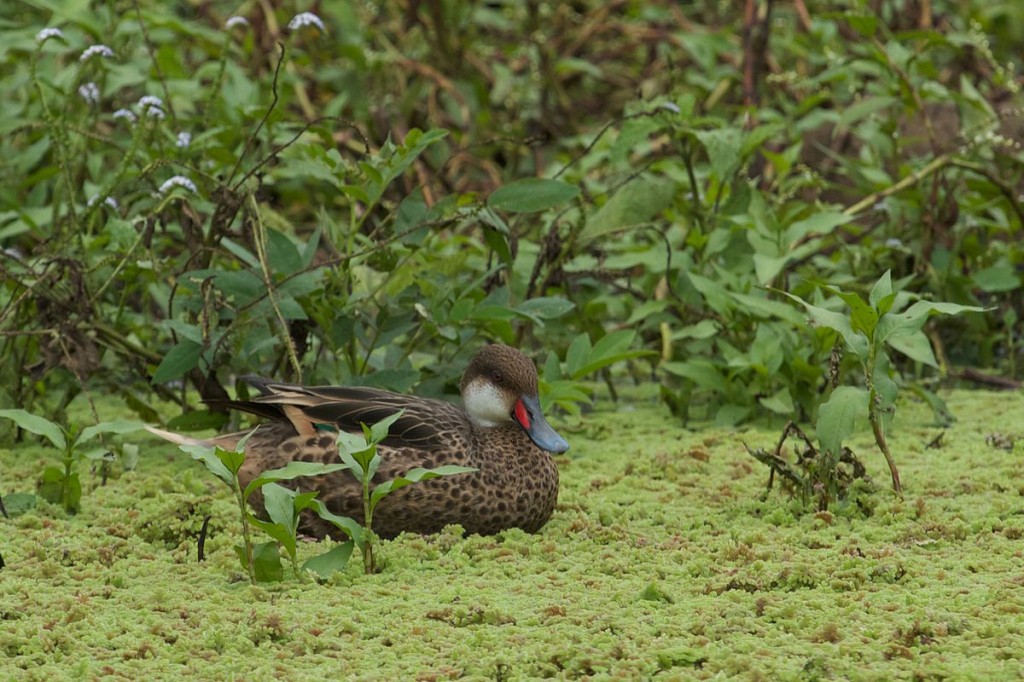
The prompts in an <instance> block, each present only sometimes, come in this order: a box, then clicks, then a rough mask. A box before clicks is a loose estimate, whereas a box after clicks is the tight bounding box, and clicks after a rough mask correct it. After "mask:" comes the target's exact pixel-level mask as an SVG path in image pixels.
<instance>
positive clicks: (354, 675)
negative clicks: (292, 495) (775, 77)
mask: <svg viewBox="0 0 1024 682" xmlns="http://www.w3.org/2000/svg"><path fill="white" fill-rule="evenodd" d="M946 398H947V400H948V402H949V404H950V407H951V408H952V410H953V412H954V413H955V414H956V415H957V417H958V418H959V421H957V422H956V424H954V425H953V426H952V427H951V428H949V429H948V431H947V432H946V434H945V436H944V437H943V438H942V440H941V444H942V447H941V448H926V447H925V446H926V444H927V443H929V442H930V441H931V440H932V439H933V438H934V437H935V436H936V435H937V434H938V433H939V431H940V429H939V428H938V427H936V426H934V425H932V423H931V415H930V412H928V411H927V410H926V409H925V408H924V407H922V406H920V405H916V404H910V403H908V404H904V405H902V406H901V409H900V411H899V414H898V415H897V418H896V421H895V422H894V424H893V426H892V428H891V430H890V431H891V434H892V437H891V445H892V447H893V451H894V453H895V454H896V457H897V459H898V461H899V462H900V464H901V468H902V474H903V478H904V483H905V486H906V496H905V499H904V500H902V501H899V500H897V499H895V498H894V497H893V495H892V494H891V493H890V492H888V491H886V490H885V485H884V484H885V483H886V482H887V471H886V469H885V467H884V462H883V460H882V458H881V455H879V454H878V453H877V451H875V450H874V448H873V444H872V441H871V439H870V434H869V433H864V434H862V435H861V436H860V437H858V438H857V439H856V440H855V441H854V442H853V443H852V445H853V448H854V450H855V451H856V452H857V453H858V454H859V455H860V456H861V458H862V459H863V460H865V461H866V463H867V464H868V466H869V470H870V474H871V475H872V477H873V478H874V479H875V480H876V481H877V482H879V483H881V484H882V485H881V486H880V488H881V492H878V493H876V494H874V495H873V496H872V497H871V498H870V500H869V502H870V504H871V505H873V513H871V514H870V515H868V516H864V515H863V514H861V513H856V512H855V511H854V510H853V509H852V508H851V509H849V510H847V511H843V510H842V509H837V510H836V511H835V512H834V513H830V514H824V513H819V514H814V513H799V509H798V508H797V505H795V504H794V503H792V502H790V501H789V500H788V499H787V498H786V497H784V496H783V495H782V494H781V493H779V492H778V491H775V492H773V493H772V494H771V495H769V496H768V497H767V499H763V500H762V499H761V494H762V492H763V489H764V484H765V481H766V470H765V469H764V467H763V466H762V465H761V464H759V463H758V462H756V461H755V460H754V459H753V458H752V457H751V456H750V455H749V454H747V452H746V450H745V448H744V446H743V443H744V442H746V443H748V444H749V445H751V446H762V447H769V448H770V447H773V446H774V443H775V441H776V440H777V437H778V431H771V430H766V429H765V430H756V429H748V430H710V429H708V430H699V431H690V430H687V429H684V428H682V427H681V426H680V425H678V423H677V422H675V421H673V420H672V419H670V418H669V417H668V416H667V413H665V412H664V411H662V410H661V409H660V408H658V407H655V406H653V405H650V406H646V407H638V408H635V409H634V408H629V409H627V408H624V407H622V406H619V407H614V406H611V407H606V408H605V409H602V410H599V411H598V412H595V413H592V414H590V415H588V416H587V417H586V418H585V419H584V420H583V421H581V422H580V423H579V424H578V425H576V426H574V425H573V424H571V423H570V424H561V425H560V427H561V429H562V431H563V433H564V434H565V435H566V436H568V437H569V439H570V441H571V443H572V450H571V456H569V457H562V458H560V465H561V472H562V489H561V497H560V501H559V505H558V509H557V511H556V513H555V515H554V517H553V518H552V520H551V522H550V523H549V524H548V525H547V526H546V527H545V528H544V529H543V530H542V531H541V532H540V533H538V534H536V535H527V534H525V533H523V532H520V531H508V532H505V533H502V534H500V535H498V536H495V537H479V536H473V537H467V538H462V537H460V536H459V534H458V533H457V532H456V531H454V530H453V531H451V532H447V533H444V534H442V535H438V536H432V537H419V536H403V537H400V538H398V539H397V540H395V541H392V542H387V543H384V545H383V546H382V548H381V554H382V556H383V558H384V560H385V566H384V570H383V572H381V573H380V574H377V575H372V576H366V575H363V574H362V573H361V572H360V569H361V566H360V563H359V562H358V561H353V562H352V563H351V564H350V566H349V569H348V570H347V571H346V572H345V573H342V574H337V575H336V576H335V577H334V578H333V579H332V580H330V581H328V582H327V583H326V584H317V583H315V582H312V581H306V582H299V581H297V580H286V582H284V583H280V584H273V585H269V586H260V587H252V586H250V585H249V584H248V583H247V582H246V581H245V580H243V576H242V573H241V571H240V569H239V566H238V564H237V560H236V558H235V555H234V552H233V550H232V545H233V544H234V543H235V542H236V540H237V537H236V531H237V526H236V525H235V522H234V518H235V517H234V516H233V513H232V512H233V510H232V506H231V500H230V499H229V497H228V494H227V490H226V488H223V486H222V485H221V484H220V483H219V482H218V481H216V480H215V479H214V478H213V477H212V476H210V475H209V474H208V473H207V472H206V471H205V470H204V469H202V468H201V465H199V464H197V463H195V462H193V461H191V460H190V459H188V458H187V457H186V456H185V455H182V454H181V453H179V452H177V450H176V449H175V448H174V447H173V446H170V445H167V444H165V443H162V442H157V441H156V440H153V439H149V438H147V437H144V436H142V435H136V436H127V437H126V438H127V439H129V440H135V441H136V442H138V443H140V444H141V445H142V454H141V457H140V461H139V464H138V467H137V469H136V470H134V471H129V472H124V473H122V474H120V475H118V476H116V477H113V478H111V479H110V480H109V481H108V482H107V484H106V485H104V486H100V485H98V484H99V481H98V477H96V476H95V475H93V474H88V473H85V474H84V475H85V479H86V483H87V484H86V488H87V490H86V492H85V495H84V497H83V509H82V511H81V513H79V514H78V515H77V516H74V517H67V516H65V515H64V514H63V513H62V512H61V511H60V510H59V509H57V508H54V507H52V506H49V505H46V504H42V505H40V507H39V508H37V509H36V510H34V511H31V512H29V513H26V514H22V515H19V516H16V517H13V518H11V519H7V520H0V528H2V535H0V553H2V556H3V559H4V561H5V562H6V566H5V567H4V568H3V569H2V570H0V679H5V680H6V679H14V680H58V679H86V680H92V679H101V678H102V679H128V680H143V679H144V680H156V679H171V678H178V679H189V680H198V679H209V680H231V679H236V680H270V679H286V680H324V679H365V680H399V679H402V680H404V679H409V680H442V679H502V680H514V679H534V678H547V677H551V678H561V679H579V678H591V679H609V678H613V679H645V678H655V677H656V678H658V679H667V680H671V679H722V678H730V677H738V678H740V679H766V680H769V679H770V680H775V679H876V680H890V679H909V678H919V679H958V680H960V679H979V680H992V679H1011V678H1012V679H1016V678H1019V677H1020V676H1021V675H1022V674H1024V664H1022V663H1021V655H1022V652H1024V467H1022V466H1021V461H1020V454H1021V450H1020V446H1019V445H1018V446H1017V451H1016V453H1014V452H1008V451H1005V450H1001V449H998V448H995V447H993V446H991V445H989V444H987V443H986V436H987V435H988V434H989V433H990V432H1003V433H1006V432H1008V431H1009V432H1013V431H1015V430H1016V431H1018V432H1019V431H1021V430H1024V398H1022V396H1021V395H1020V394H1019V393H1017V394H1007V393H979V392H966V391H958V392H953V393H951V394H949V395H947V396H946ZM53 457H54V455H53V453H52V451H50V450H47V449H46V448H44V447H42V446H40V445H35V444H27V445H21V444H19V445H16V446H13V447H0V471H2V474H0V492H3V493H10V492H14V491H16V490H22V491H24V490H31V488H32V487H33V485H34V481H35V479H36V478H37V477H38V475H39V473H40V471H41V470H42V467H43V466H44V464H45V463H46V461H47V460H49V461H50V462H51V463H52V462H53ZM206 513H210V514H212V522H211V527H210V532H209V537H208V539H207V541H206V553H207V559H206V561H204V562H203V563H199V562H197V559H196V540H195V534H196V532H197V531H198V528H199V525H200V523H201V518H202V516H203V515H204V514H206ZM301 551H302V552H303V555H304V556H311V555H313V554H315V553H318V548H317V547H316V546H314V545H312V544H308V543H307V544H304V546H303V547H302V550H301Z"/></svg>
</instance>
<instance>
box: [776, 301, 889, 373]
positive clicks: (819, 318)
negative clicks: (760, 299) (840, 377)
mask: <svg viewBox="0 0 1024 682" xmlns="http://www.w3.org/2000/svg"><path fill="white" fill-rule="evenodd" d="M773 291H778V292H779V293H780V294H782V295H784V296H788V297H789V298H791V299H792V300H794V301H796V302H797V303H799V304H800V305H802V306H803V307H804V308H805V309H806V310H807V312H808V313H810V316H811V320H812V321H813V322H814V323H815V324H818V325H820V326H822V327H828V328H829V329H833V330H835V331H836V332H838V333H839V335H840V336H842V337H843V340H844V341H846V345H847V346H848V347H849V348H850V350H852V351H853V352H854V353H856V355H857V357H858V358H860V360H861V362H866V361H867V359H868V339H867V337H866V336H864V335H863V334H861V333H859V332H855V331H854V330H853V327H852V326H851V324H850V320H849V319H848V318H847V317H846V316H845V315H843V314H842V313H837V312H834V311H832V310H826V309H825V308H819V307H818V306H816V305H811V304H810V303H808V302H807V301H805V300H803V299H802V298H800V297H799V296H794V295H793V294H790V293H788V292H785V291H781V290H779V289H773ZM876 334H877V331H876Z"/></svg>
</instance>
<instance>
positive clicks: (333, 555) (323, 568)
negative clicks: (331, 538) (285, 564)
mask: <svg viewBox="0 0 1024 682" xmlns="http://www.w3.org/2000/svg"><path fill="white" fill-rule="evenodd" d="M353 547H355V543H354V542H353V541H352V540H349V541H348V542H343V543H342V544H340V545H335V546H334V547H332V548H331V549H329V550H327V551H326V552H324V553H323V554H318V555H316V556H315V557H313V558H311V559H307V560H306V561H305V562H303V564H302V570H303V571H312V572H313V573H315V574H316V575H317V576H319V577H320V578H323V579H325V580H326V579H327V578H330V577H331V575H332V574H334V573H337V572H338V571H343V570H345V566H347V565H348V560H349V558H350V557H351V556H352V548H353Z"/></svg>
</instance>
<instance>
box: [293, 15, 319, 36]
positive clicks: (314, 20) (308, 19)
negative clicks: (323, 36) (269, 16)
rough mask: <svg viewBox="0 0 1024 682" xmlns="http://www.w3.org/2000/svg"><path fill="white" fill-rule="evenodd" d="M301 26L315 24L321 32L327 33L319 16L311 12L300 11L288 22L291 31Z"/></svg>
mask: <svg viewBox="0 0 1024 682" xmlns="http://www.w3.org/2000/svg"><path fill="white" fill-rule="evenodd" d="M303 26H316V27H317V28H318V29H320V31H321V32H322V33H327V29H326V28H324V22H322V21H320V17H318V16H317V15H315V14H313V13H312V12H301V13H300V14H296V15H295V16H294V17H292V20H291V21H289V22H288V28H289V29H291V30H292V31H295V30H297V29H300V28H302V27H303Z"/></svg>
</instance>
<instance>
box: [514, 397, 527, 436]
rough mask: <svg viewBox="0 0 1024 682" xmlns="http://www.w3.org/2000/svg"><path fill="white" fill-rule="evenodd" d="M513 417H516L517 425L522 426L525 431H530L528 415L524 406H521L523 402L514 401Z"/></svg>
mask: <svg viewBox="0 0 1024 682" xmlns="http://www.w3.org/2000/svg"><path fill="white" fill-rule="evenodd" d="M515 415H516V419H518V420H519V423H520V424H522V425H523V428H524V429H526V430H529V429H530V413H529V412H527V411H526V405H523V401H522V400H517V401H516V411H515Z"/></svg>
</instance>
